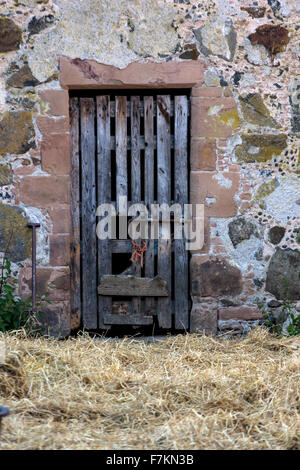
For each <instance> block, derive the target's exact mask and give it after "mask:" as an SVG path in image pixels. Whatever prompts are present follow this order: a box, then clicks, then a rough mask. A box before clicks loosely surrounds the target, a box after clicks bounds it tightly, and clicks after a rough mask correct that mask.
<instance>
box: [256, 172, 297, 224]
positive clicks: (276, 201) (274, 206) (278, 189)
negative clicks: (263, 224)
mask: <svg viewBox="0 0 300 470" xmlns="http://www.w3.org/2000/svg"><path fill="white" fill-rule="evenodd" d="M272 181H273V180H272ZM276 181H277V183H276V185H274V186H275V188H274V190H270V191H269V192H268V194H266V195H265V197H264V199H261V200H263V207H265V208H266V210H267V212H268V214H270V215H271V216H272V217H274V219H275V220H277V221H278V223H280V225H282V226H285V225H286V223H287V222H288V220H289V219H290V218H291V215H292V217H293V218H297V217H300V206H299V204H297V199H298V195H299V194H300V178H299V177H298V175H293V174H292V175H285V176H281V177H278V178H277V179H276ZM270 189H272V188H270Z"/></svg>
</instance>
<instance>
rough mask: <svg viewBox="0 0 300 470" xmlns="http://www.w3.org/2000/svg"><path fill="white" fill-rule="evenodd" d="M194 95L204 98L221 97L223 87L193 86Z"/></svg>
mask: <svg viewBox="0 0 300 470" xmlns="http://www.w3.org/2000/svg"><path fill="white" fill-rule="evenodd" d="M192 96H194V97H203V98H207V97H209V98H219V97H221V96H222V88H221V87H202V88H197V87H194V88H192Z"/></svg>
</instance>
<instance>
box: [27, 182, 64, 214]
mask: <svg viewBox="0 0 300 470" xmlns="http://www.w3.org/2000/svg"><path fill="white" fill-rule="evenodd" d="M69 198H70V194H69V178H68V177H67V176H24V178H22V180H21V183H20V199H21V201H22V202H23V203H24V204H28V205H30V206H33V207H52V206H53V204H68V203H69Z"/></svg>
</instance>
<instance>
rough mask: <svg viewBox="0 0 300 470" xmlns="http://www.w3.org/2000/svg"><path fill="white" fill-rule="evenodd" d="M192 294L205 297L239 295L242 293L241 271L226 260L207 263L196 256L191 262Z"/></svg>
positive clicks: (215, 259) (213, 259) (217, 259)
mask: <svg viewBox="0 0 300 470" xmlns="http://www.w3.org/2000/svg"><path fill="white" fill-rule="evenodd" d="M191 279H192V294H193V295H200V296H203V297H213V296H216V297H217V296H220V295H238V294H240V293H241V291H242V278H241V272H240V270H239V269H238V268H237V267H235V266H232V265H231V264H229V263H228V262H227V261H226V260H223V259H219V258H211V259H209V260H207V261H204V262H203V260H202V259H201V257H197V256H194V257H193V258H192V262H191Z"/></svg>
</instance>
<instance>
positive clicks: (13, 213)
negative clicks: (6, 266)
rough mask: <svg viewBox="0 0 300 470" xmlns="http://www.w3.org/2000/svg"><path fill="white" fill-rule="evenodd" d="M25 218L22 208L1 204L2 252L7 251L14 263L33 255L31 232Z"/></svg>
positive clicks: (0, 238)
mask: <svg viewBox="0 0 300 470" xmlns="http://www.w3.org/2000/svg"><path fill="white" fill-rule="evenodd" d="M24 216H25V213H24V211H23V209H21V208H20V207H17V206H9V205H4V204H0V252H4V251H6V250H7V257H8V259H10V260H11V261H14V262H17V261H22V260H24V259H26V258H28V257H29V256H30V254H31V231H30V229H29V228H28V227H27V224H28V222H29V221H28V220H27V219H26V218H25V217H24ZM9 240H10V243H9ZM7 245H9V246H7Z"/></svg>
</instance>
